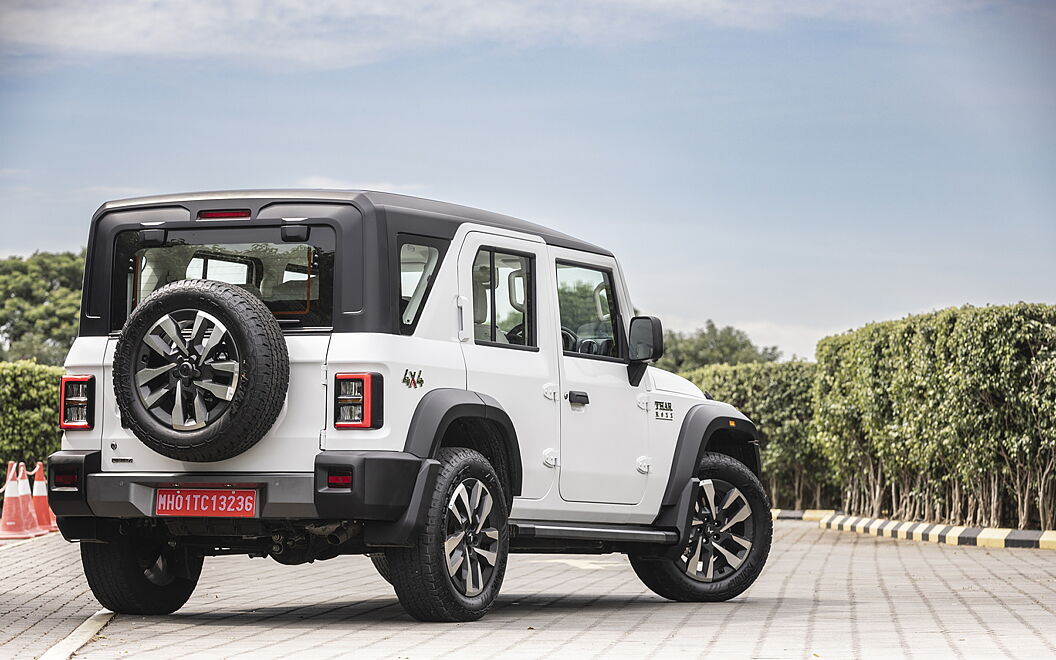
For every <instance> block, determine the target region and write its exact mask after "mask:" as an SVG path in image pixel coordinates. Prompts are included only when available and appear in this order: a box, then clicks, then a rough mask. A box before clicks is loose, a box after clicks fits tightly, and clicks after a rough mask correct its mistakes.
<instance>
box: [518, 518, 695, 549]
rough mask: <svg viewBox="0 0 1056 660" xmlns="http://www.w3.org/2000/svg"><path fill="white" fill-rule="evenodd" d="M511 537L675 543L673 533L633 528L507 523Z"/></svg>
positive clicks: (646, 528) (572, 524)
mask: <svg viewBox="0 0 1056 660" xmlns="http://www.w3.org/2000/svg"><path fill="white" fill-rule="evenodd" d="M509 525H510V532H511V535H512V536H514V537H520V538H539V539H575V540H580V541H626V542H629V543H662V544H665V545H672V544H674V543H677V542H678V534H677V533H676V532H668V531H663V530H659V529H654V528H652V527H638V526H634V525H594V524H587V523H560V522H537V521H534V520H533V521H526V520H511V521H509Z"/></svg>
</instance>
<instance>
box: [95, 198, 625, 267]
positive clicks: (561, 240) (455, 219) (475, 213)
mask: <svg viewBox="0 0 1056 660" xmlns="http://www.w3.org/2000/svg"><path fill="white" fill-rule="evenodd" d="M240 199H244V200H247V201H248V200H253V201H255V202H260V201H264V202H266V203H271V202H286V201H301V202H303V201H320V202H334V201H337V202H350V203H352V204H354V205H356V206H358V207H359V208H360V210H361V211H363V212H364V213H368V212H369V211H370V210H372V209H375V208H380V209H394V210H395V209H400V210H402V211H405V212H410V213H411V214H415V213H418V214H423V215H424V214H429V216H428V218H427V220H426V221H427V222H432V223H451V225H453V226H454V229H457V225H460V224H462V223H464V222H473V223H476V224H481V225H486V226H489V227H497V228H501V229H508V230H510V231H517V232H522V233H525V234H533V235H535V236H539V237H540V238H542V239H543V240H544V241H546V243H548V244H550V245H554V246H557V247H564V248H570V249H573V250H583V251H585V252H593V253H595V254H603V255H608V256H612V253H611V252H609V251H608V250H606V249H604V248H601V247H598V246H597V245H593V244H591V243H587V242H586V241H582V240H580V239H578V238H575V237H572V236H569V235H568V234H564V233H562V232H559V231H555V230H553V229H550V228H549V227H544V226H543V225H539V224H536V223H534V222H528V221H527V220H521V219H520V218H514V217H511V216H508V215H502V214H500V213H492V212H491V211H485V210H482V209H477V208H473V207H470V206H462V205H460V204H451V203H449V202H440V201H436V200H432V199H424V198H421V197H413V196H411V195H401V194H397V193H388V192H379V191H373V190H313V189H296V188H285V189H267V190H218V191H209V192H194V193H177V194H171V195H152V196H148V197H134V198H130V199H120V200H114V201H110V202H106V203H105V204H103V205H102V206H100V207H99V210H98V211H96V213H95V218H96V219H98V218H100V217H102V216H103V215H105V214H106V213H108V212H110V211H116V210H124V209H129V208H146V207H159V206H180V205H181V204H184V203H195V204H196V205H197V204H199V203H201V202H209V201H222V202H224V203H225V205H226V204H227V203H229V202H234V201H237V200H240ZM449 228H450V227H449ZM450 233H452V234H453V233H454V230H453V229H452V231H450Z"/></svg>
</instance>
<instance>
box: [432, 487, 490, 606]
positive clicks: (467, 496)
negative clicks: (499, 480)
mask: <svg viewBox="0 0 1056 660" xmlns="http://www.w3.org/2000/svg"><path fill="white" fill-rule="evenodd" d="M496 506H502V504H501V503H497V502H495V499H494V498H493V497H492V495H491V491H489V490H488V487H487V486H485V485H484V482H482V481H480V480H479V479H466V480H465V481H463V482H462V483H460V484H459V485H458V486H457V487H456V488H455V491H454V492H453V493H452V494H451V499H450V500H449V501H448V503H447V514H446V536H445V541H444V554H445V555H446V556H447V572H448V575H450V576H451V583H452V584H454V585H455V589H457V590H458V591H459V592H460V593H462V594H463V595H465V596H477V595H479V594H480V593H481V592H482V591H484V587H485V586H486V585H488V584H489V583H490V582H491V577H492V575H494V574H495V564H496V562H497V561H498V553H499V530H498V528H497V527H496V526H495V516H496V514H495V511H494V509H495V507H496Z"/></svg>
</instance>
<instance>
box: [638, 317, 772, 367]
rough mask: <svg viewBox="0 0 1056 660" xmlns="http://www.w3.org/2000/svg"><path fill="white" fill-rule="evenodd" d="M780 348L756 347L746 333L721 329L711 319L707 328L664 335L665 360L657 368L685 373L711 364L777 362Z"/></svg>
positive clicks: (729, 328)
mask: <svg viewBox="0 0 1056 660" xmlns="http://www.w3.org/2000/svg"><path fill="white" fill-rule="evenodd" d="M779 357H781V351H779V350H777V346H756V345H755V344H753V343H752V340H751V339H749V338H748V335H747V334H746V333H745V332H744V331H743V330H738V329H737V328H734V327H733V326H729V325H728V326H726V327H724V328H719V327H718V326H716V325H715V323H714V321H711V320H710V319H709V320H708V322H707V323H706V324H705V326H704V327H703V328H697V329H696V330H694V331H693V332H690V333H682V332H676V331H672V330H668V331H666V332H665V333H664V357H662V358H660V361H659V362H657V363H656V366H657V367H659V368H661V369H666V370H667V371H673V372H675V373H681V372H683V371H689V370H690V369H697V368H699V367H703V366H707V365H709V364H745V363H748V362H776V361H777V359H778V358H779Z"/></svg>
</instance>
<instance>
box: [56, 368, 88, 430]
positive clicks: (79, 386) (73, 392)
mask: <svg viewBox="0 0 1056 660" xmlns="http://www.w3.org/2000/svg"><path fill="white" fill-rule="evenodd" d="M93 426H95V376H63V377H62V380H61V381H60V382H59V428H61V429H64V430H66V431H90V430H91V429H92V427H93Z"/></svg>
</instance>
